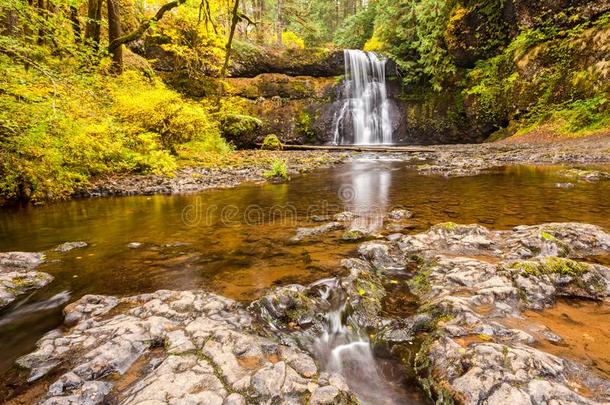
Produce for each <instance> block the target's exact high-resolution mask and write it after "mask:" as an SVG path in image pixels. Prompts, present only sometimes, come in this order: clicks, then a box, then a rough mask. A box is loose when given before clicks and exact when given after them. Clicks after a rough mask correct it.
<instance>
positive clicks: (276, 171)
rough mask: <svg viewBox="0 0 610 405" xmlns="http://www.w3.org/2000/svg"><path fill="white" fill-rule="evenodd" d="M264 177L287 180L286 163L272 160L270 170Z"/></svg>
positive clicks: (280, 160)
mask: <svg viewBox="0 0 610 405" xmlns="http://www.w3.org/2000/svg"><path fill="white" fill-rule="evenodd" d="M265 177H269V178H272V177H275V178H279V179H288V168H287V166H286V161H285V160H282V159H275V160H273V163H272V165H271V170H270V171H268V172H266V173H265Z"/></svg>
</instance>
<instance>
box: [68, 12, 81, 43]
mask: <svg viewBox="0 0 610 405" xmlns="http://www.w3.org/2000/svg"><path fill="white" fill-rule="evenodd" d="M70 23H71V24H72V32H73V33H74V42H76V43H80V41H81V39H82V38H81V30H80V20H79V19H78V9H77V8H76V7H75V6H70Z"/></svg>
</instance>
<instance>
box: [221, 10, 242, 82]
mask: <svg viewBox="0 0 610 405" xmlns="http://www.w3.org/2000/svg"><path fill="white" fill-rule="evenodd" d="M238 22H239V0H235V4H234V5H233V11H232V13H231V31H230V32H229V40H228V41H227V46H226V53H225V63H224V64H223V65H222V69H221V70H220V76H221V77H225V74H226V73H227V69H228V68H229V58H231V47H232V45H233V36H234V35H235V28H236V27H237V23H238Z"/></svg>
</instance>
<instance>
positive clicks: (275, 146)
mask: <svg viewBox="0 0 610 405" xmlns="http://www.w3.org/2000/svg"><path fill="white" fill-rule="evenodd" d="M261 149H263V150H282V149H284V145H282V142H281V141H280V139H279V138H278V137H277V135H273V134H270V135H267V136H266V137H265V139H264V140H263V144H262V145H261Z"/></svg>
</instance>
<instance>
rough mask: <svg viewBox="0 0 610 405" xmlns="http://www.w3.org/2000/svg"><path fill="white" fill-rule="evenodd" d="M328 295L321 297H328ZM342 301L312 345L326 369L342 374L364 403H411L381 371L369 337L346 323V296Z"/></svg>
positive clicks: (327, 315)
mask: <svg viewBox="0 0 610 405" xmlns="http://www.w3.org/2000/svg"><path fill="white" fill-rule="evenodd" d="M330 288H332V287H330V286H329V290H330ZM334 288H336V286H334ZM335 292H336V290H335ZM329 295H330V294H327V295H326V297H324V296H323V297H322V298H324V299H327V298H328V296H329ZM335 298H337V297H335ZM331 301H335V300H331ZM339 301H340V302H336V301H335V303H334V304H333V309H331V310H330V311H329V312H327V314H326V320H327V324H326V330H325V332H324V333H323V334H322V335H321V336H319V337H318V338H317V339H316V341H315V342H314V345H313V349H314V352H315V355H316V358H317V359H318V360H319V361H320V364H321V366H322V368H323V370H324V371H327V372H334V373H338V374H341V375H342V376H343V377H344V378H345V381H347V384H348V385H349V386H350V389H351V390H352V391H353V392H354V393H355V394H356V395H357V396H358V399H359V400H360V402H361V403H363V404H371V405H372V404H375V405H393V404H399V403H403V404H404V403H409V402H410V401H405V396H404V395H403V394H401V389H400V388H399V387H397V386H395V385H394V384H393V383H392V382H390V381H388V380H387V378H386V376H384V375H383V374H382V373H381V372H380V369H379V362H378V360H377V359H376V358H375V356H374V354H373V350H372V348H371V344H370V342H369V339H368V336H367V335H366V334H365V333H361V332H360V331H358V330H356V328H355V327H354V326H353V325H352V326H347V322H348V321H347V320H346V318H348V317H349V316H348V313H347V308H346V307H347V305H346V304H347V303H346V301H345V298H344V297H343V298H341V299H340V300H339ZM341 301H342V302H341Z"/></svg>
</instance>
